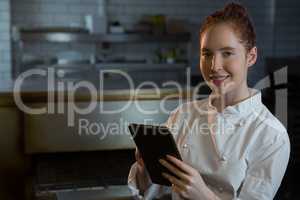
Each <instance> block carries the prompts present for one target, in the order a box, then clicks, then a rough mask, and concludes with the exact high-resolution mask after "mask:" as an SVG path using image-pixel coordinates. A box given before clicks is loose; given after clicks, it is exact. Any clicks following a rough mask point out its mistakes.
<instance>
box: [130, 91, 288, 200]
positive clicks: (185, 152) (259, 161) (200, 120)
mask: <svg viewBox="0 0 300 200" xmlns="http://www.w3.org/2000/svg"><path fill="white" fill-rule="evenodd" d="M251 91H252V93H253V94H252V96H251V97H249V98H247V99H246V100H243V101H242V102H240V103H238V104H236V105H234V106H227V107H226V108H225V109H224V110H223V112H221V113H219V112H217V111H216V109H215V108H214V107H213V106H212V105H211V100H210V99H211V98H210V97H211V96H210V97H209V98H207V99H204V100H197V101H192V102H187V103H184V104H182V105H181V106H179V107H178V108H177V109H175V110H174V111H173V112H172V113H171V114H170V117H169V119H168V121H167V122H166V124H165V125H166V126H167V127H168V128H169V129H170V130H171V132H172V133H173V135H174V138H175V140H176V143H177V146H178V149H179V151H180V154H181V156H182V158H183V161H184V162H185V163H187V164H189V165H190V166H192V167H193V168H195V169H196V170H198V171H199V173H200V174H201V176H202V178H203V180H204V181H205V183H206V185H207V186H208V187H209V188H210V189H211V190H212V191H213V192H214V193H215V194H216V195H217V196H219V197H220V199H222V200H227V199H241V200H270V199H273V197H274V196H275V194H276V191H277V190H278V188H279V186H280V183H281V180H282V178H283V175H284V173H285V170H286V167H287V164H288V160H289V154H290V142H289V138H288V134H287V131H286V129H285V128H284V126H283V125H282V124H281V123H280V122H279V121H278V120H277V119H276V118H275V117H274V116H273V115H272V114H271V112H270V111H269V110H268V109H267V108H266V107H265V106H264V105H263V104H262V102H261V93H260V92H259V91H257V90H254V89H252V90H251ZM136 168H137V163H134V164H133V166H132V167H131V170H130V173H129V177H128V185H129V187H130V188H131V190H132V192H133V193H134V194H136V195H138V194H139V196H140V198H141V199H146V200H148V199H155V198H159V197H161V196H163V195H166V194H169V193H171V195H172V199H174V200H178V199H180V197H179V196H178V195H177V194H176V193H174V192H172V190H171V188H170V187H166V186H161V185H157V184H150V186H149V187H148V189H147V190H146V191H145V192H144V194H140V192H139V187H140V186H139V184H138V182H137V181H136V180H137V179H136V178H137V177H136V171H137V169H136ZM146 177H147V176H144V177H139V178H146ZM143 182H147V180H145V181H143Z"/></svg>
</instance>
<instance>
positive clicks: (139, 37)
mask: <svg viewBox="0 0 300 200" xmlns="http://www.w3.org/2000/svg"><path fill="white" fill-rule="evenodd" d="M189 40H190V34H189V33H180V34H167V35H151V34H137V33H126V34H125V33H124V34H105V35H103V34H89V33H63V32H57V33H22V34H20V38H19V41H24V42H58V43H65V42H78V43H133V42H137V43H139V42H188V41H189Z"/></svg>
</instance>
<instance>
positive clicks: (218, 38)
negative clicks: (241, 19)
mask: <svg viewBox="0 0 300 200" xmlns="http://www.w3.org/2000/svg"><path fill="white" fill-rule="evenodd" d="M200 42H201V49H202V48H206V49H210V50H217V49H221V48H224V47H232V48H237V49H239V48H242V47H243V46H242V44H241V42H240V38H239V37H238V36H237V34H236V33H235V32H234V30H233V27H232V26H231V25H229V24H225V23H222V24H217V25H214V26H211V27H209V28H208V29H207V30H206V31H204V33H203V34H202V35H201V41H200Z"/></svg>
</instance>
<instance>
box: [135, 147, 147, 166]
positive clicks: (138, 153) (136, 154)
mask: <svg viewBox="0 0 300 200" xmlns="http://www.w3.org/2000/svg"><path fill="white" fill-rule="evenodd" d="M135 159H136V161H137V163H138V164H139V165H140V166H141V167H142V168H144V167H145V164H144V161H143V158H142V157H141V154H140V152H139V150H138V149H137V148H136V149H135Z"/></svg>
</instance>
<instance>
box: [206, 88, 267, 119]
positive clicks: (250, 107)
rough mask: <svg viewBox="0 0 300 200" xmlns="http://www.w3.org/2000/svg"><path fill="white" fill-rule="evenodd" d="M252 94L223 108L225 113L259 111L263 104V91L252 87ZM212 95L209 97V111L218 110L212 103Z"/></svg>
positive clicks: (243, 113) (242, 113)
mask: <svg viewBox="0 0 300 200" xmlns="http://www.w3.org/2000/svg"><path fill="white" fill-rule="evenodd" d="M250 92H251V96H250V97H249V98H247V99H245V100H243V101H241V102H239V103H237V104H235V105H232V106H227V107H226V108H225V109H224V110H223V112H222V113H223V114H241V115H245V114H248V113H250V112H253V111H256V112H257V111H258V110H259V108H260V107H261V106H262V105H263V104H262V101H261V92H260V91H258V90H256V89H250ZM211 100H212V95H209V97H208V104H207V109H208V111H212V112H217V109H216V108H215V107H214V106H213V105H212V104H211Z"/></svg>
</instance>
